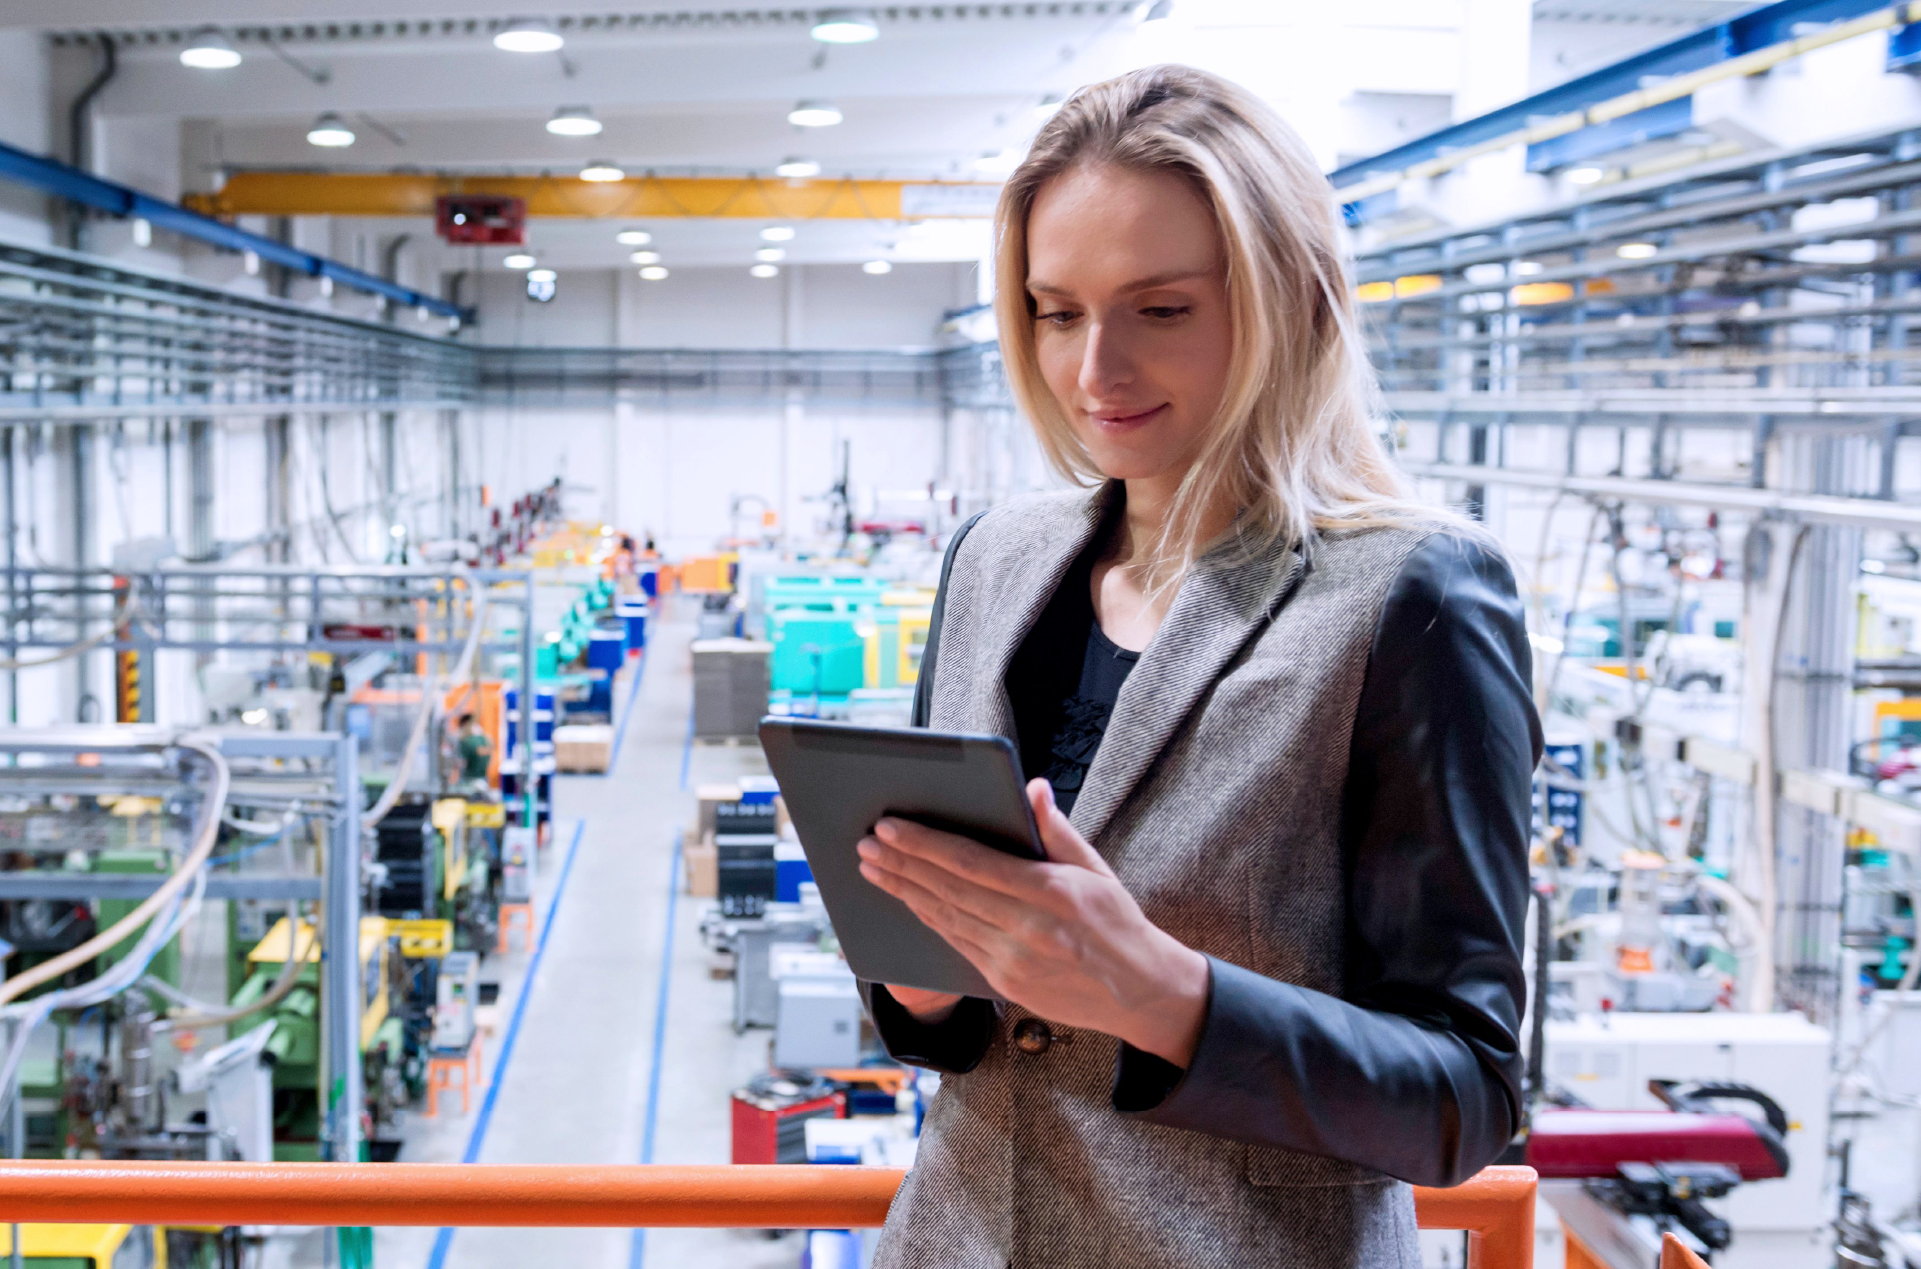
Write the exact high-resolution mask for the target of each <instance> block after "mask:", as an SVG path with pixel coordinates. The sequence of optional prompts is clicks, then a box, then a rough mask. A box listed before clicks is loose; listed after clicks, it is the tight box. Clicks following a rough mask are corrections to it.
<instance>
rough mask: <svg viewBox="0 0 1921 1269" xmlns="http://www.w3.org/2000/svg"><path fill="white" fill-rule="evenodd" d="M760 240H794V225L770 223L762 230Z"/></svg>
mask: <svg viewBox="0 0 1921 1269" xmlns="http://www.w3.org/2000/svg"><path fill="white" fill-rule="evenodd" d="M760 240H761V241H762V242H792V241H793V240H794V227H793V226H792V225H769V226H767V228H765V229H763V230H761V231H760Z"/></svg>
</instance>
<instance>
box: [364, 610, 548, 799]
mask: <svg viewBox="0 0 1921 1269" xmlns="http://www.w3.org/2000/svg"><path fill="white" fill-rule="evenodd" d="M486 628H487V596H486V595H484V594H483V595H481V596H480V597H479V598H478V599H476V600H475V601H474V617H473V629H472V630H469V631H468V632H467V646H466V647H464V648H462V649H461V650H460V660H459V661H458V662H457V663H456V664H455V665H454V668H453V670H452V671H451V672H449V673H448V674H447V675H445V676H444V677H442V678H439V679H432V678H429V679H423V680H422V682H421V685H420V713H419V714H418V715H417V716H415V718H414V729H413V730H412V731H411V732H409V733H408V735H407V748H406V750H405V751H404V752H403V753H402V754H401V756H400V770H398V771H397V772H395V773H394V778H393V780H392V782H391V783H389V784H388V785H387V791H386V792H384V793H382V794H381V795H380V800H379V801H377V802H375V803H374V804H373V805H372V806H371V807H369V808H368V809H367V813H366V814H365V815H363V816H361V817H360V826H361V827H362V828H372V827H373V826H374V825H376V824H378V823H380V821H381V820H384V819H386V818H387V812H389V811H391V810H393V809H394V807H395V805H396V804H398V803H399V801H400V795H401V794H402V793H404V792H406V791H407V773H408V772H410V771H412V770H413V769H414V760H415V759H416V758H418V757H419V756H420V746H421V745H422V744H423V743H424V742H425V741H426V739H427V724H428V723H429V722H430V721H431V720H432V719H433V716H434V695H435V693H437V692H439V691H441V690H442V689H443V686H444V685H447V684H452V683H457V682H459V681H460V680H461V679H464V678H466V677H467V675H468V672H469V671H470V670H471V669H472V668H473V664H474V656H475V655H476V654H477V653H478V652H479V651H480V636H481V632H482V631H484V630H485V629H486ZM526 690H527V691H529V692H531V691H532V690H533V687H532V685H531V684H529V685H528V686H527V689H526ZM528 739H529V742H530V744H531V741H532V738H531V737H529V738H528Z"/></svg>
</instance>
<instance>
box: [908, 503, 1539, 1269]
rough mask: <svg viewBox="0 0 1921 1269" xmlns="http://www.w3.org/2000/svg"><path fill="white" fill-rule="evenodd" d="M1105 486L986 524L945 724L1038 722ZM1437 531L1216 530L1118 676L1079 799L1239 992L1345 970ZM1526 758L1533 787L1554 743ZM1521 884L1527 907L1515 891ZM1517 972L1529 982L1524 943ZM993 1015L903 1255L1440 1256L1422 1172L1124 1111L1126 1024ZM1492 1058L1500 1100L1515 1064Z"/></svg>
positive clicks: (1322, 1260) (960, 630) (934, 1119)
mask: <svg viewBox="0 0 1921 1269" xmlns="http://www.w3.org/2000/svg"><path fill="white" fill-rule="evenodd" d="M1106 496H1107V495H1106V494H1104V493H1103V492H1102V491H1093V492H1071V493H1064V494H1050V495H1043V496H1036V497H1032V498H1026V499H1021V500H1017V501H1014V502H1011V503H1008V504H1004V505H1002V506H1000V507H997V508H995V509H994V510H993V511H991V512H989V513H988V514H987V515H986V516H984V517H983V518H982V519H981V520H980V521H979V522H978V523H977V524H976V525H975V526H974V527H973V529H972V530H971V532H970V533H969V534H968V536H967V538H966V539H965V541H964V542H963V544H962V547H961V549H960V550H959V551H958V552H957V553H956V555H955V557H954V560H953V565H952V572H951V575H950V577H949V579H948V583H947V592H946V602H945V613H944V624H943V627H942V630H941V635H940V646H939V651H938V670H937V673H936V674H935V676H934V682H933V696H932V709H931V718H930V724H931V725H932V726H933V727H935V728H937V729H940V730H948V731H969V732H989V733H999V734H1001V735H1006V736H1009V737H1010V738H1011V737H1014V736H1015V735H1016V729H1015V720H1014V712H1013V705H1012V703H1011V701H1010V700H1009V698H1008V694H1007V691H1006V689H1005V686H1004V680H1005V676H1006V672H1007V669H1008V665H1009V663H1010V661H1011V659H1012V657H1013V656H1014V653H1015V651H1016V649H1017V648H1018V647H1019V645H1020V643H1021V641H1022V639H1023V638H1024V637H1025V635H1026V633H1027V631H1028V630H1029V629H1030V628H1031V627H1032V626H1033V624H1034V622H1035V621H1036V620H1037V619H1038V617H1039V615H1040V612H1041V610H1042V609H1043V608H1044V607H1045V606H1046V604H1047V602H1048V600H1049V599H1050V597H1051V596H1052V595H1053V593H1054V591H1055V589H1056V587H1057V586H1058V584H1059V582H1060V579H1061V577H1062V575H1063V574H1064V573H1065V572H1066V570H1067V569H1068V568H1069V566H1070V565H1071V564H1072V562H1073V561H1074V559H1075V558H1076V557H1077V555H1078V554H1079V553H1080V552H1081V551H1082V550H1083V548H1084V547H1085V546H1086V545H1087V544H1088V542H1089V540H1090V537H1091V535H1092V534H1093V533H1094V532H1095V531H1096V529H1097V527H1098V526H1099V524H1100V522H1101V516H1102V510H1103V506H1104V505H1105V504H1104V498H1105V497H1106ZM1431 533H1432V530H1429V529H1423V528H1419V527H1415V528H1408V529H1398V528H1397V529H1377V530H1369V531H1365V532H1355V533H1347V534H1340V535H1331V536H1327V537H1324V538H1322V539H1321V540H1319V541H1318V542H1317V543H1316V544H1315V546H1314V552H1313V560H1314V562H1313V566H1312V567H1306V566H1305V565H1304V560H1303V555H1302V553H1301V552H1300V551H1299V550H1295V549H1289V548H1283V547H1273V548H1267V549H1264V550H1261V551H1258V552H1256V553H1253V554H1252V555H1249V554H1247V553H1246V552H1243V551H1237V550H1235V549H1233V548H1220V549H1217V550H1216V551H1215V552H1212V553H1210V554H1209V555H1208V556H1206V557H1204V558H1203V559H1202V560H1200V561H1199V562H1198V563H1197V565H1196V566H1195V568H1194V570H1193V571H1192V572H1191V573H1190V575H1189V576H1188V578H1187V579H1186V580H1185V581H1184V583H1183V584H1182V586H1181V589H1180V591H1179V593H1178V595H1177V597H1176V599H1175V601H1174V603H1173V605H1172V608H1171V610H1170V611H1169V613H1168V615H1167V618H1166V620H1165V622H1164V623H1163V625H1162V627H1161V629H1160V631H1159V633H1158V634H1157V635H1156V637H1155V639H1154V640H1153V642H1152V643H1151V644H1150V646H1149V647H1148V648H1147V649H1146V651H1145V652H1144V653H1143V654H1142V656H1141V657H1140V660H1139V662H1138V663H1137V665H1136V667H1135V668H1134V670H1133V672H1132V674H1131V675H1130V676H1129V678H1128V680H1127V682H1126V685H1125V687H1124V688H1123V690H1122V692H1121V694H1120V698H1119V700H1118V702H1117V703H1116V705H1115V708H1114V712H1113V715H1112V717H1111V719H1110V721H1109V724H1108V728H1107V733H1106V738H1105V740H1104V741H1103V743H1102V745H1101V747H1100V749H1099V751H1098V754H1097V756H1096V758H1095V760H1094V763H1093V765H1092V767H1091V768H1090V769H1089V771H1088V773H1087V776H1086V780H1085V783H1084V784H1083V786H1082V790H1081V794H1080V797H1079V800H1078V802H1077V804H1076V805H1075V807H1074V811H1073V815H1072V819H1073V822H1074V824H1075V826H1076V827H1077V828H1079V829H1080V831H1081V832H1082V833H1083V834H1084V835H1085V836H1086V837H1087V839H1088V840H1089V841H1090V842H1092V843H1093V844H1094V845H1095V847H1096V848H1097V849H1098V850H1099V851H1100V852H1101V853H1102V855H1103V857H1105V858H1106V859H1107V861H1108V862H1109V864H1110V865H1111V866H1112V867H1113V868H1114V870H1115V872H1116V873H1117V874H1118V876H1119V877H1120V879H1121V881H1122V882H1123V883H1124V884H1125V885H1126V886H1127V888H1128V889H1129V891H1130V892H1131V893H1132V894H1133V895H1134V896H1135V897H1136V898H1137V899H1138V900H1139V902H1140V904H1141V906H1142V908H1143V909H1144V910H1145V912H1146V915H1147V917H1148V918H1149V919H1150V920H1152V921H1154V922H1155V923H1156V924H1157V925H1159V926H1160V927H1161V928H1163V929H1165V930H1167V931H1168V932H1169V933H1171V934H1173V935H1174V936H1175V937H1176V938H1178V939H1180V940H1182V941H1183V942H1185V943H1187V944H1188V945H1189V946H1192V947H1195V948H1198V949H1200V950H1201V951H1203V952H1205V953H1207V954H1208V955H1210V956H1211V957H1216V958H1218V962H1217V970H1216V986H1215V993H1216V995H1217V996H1219V995H1220V994H1221V993H1222V992H1223V991H1226V990H1229V984H1226V983H1224V980H1223V977H1222V975H1223V974H1224V973H1229V972H1231V973H1234V974H1243V971H1244V972H1245V973H1244V974H1243V976H1244V977H1247V978H1248V979H1249V980H1251V976H1253V975H1259V976H1264V977H1265V978H1267V979H1273V980H1279V982H1280V983H1281V984H1296V985H1298V986H1299V987H1302V988H1307V989H1310V990H1309V991H1308V992H1306V993H1300V994H1301V995H1303V996H1311V995H1314V994H1316V993H1328V994H1329V995H1331V996H1340V995H1341V994H1342V993H1343V989H1344V981H1345V972H1346V968H1347V967H1346V966H1345V965H1344V957H1345V956H1346V954H1347V952H1346V948H1347V944H1346V941H1345V934H1346V931H1345V929H1344V922H1346V921H1347V920H1348V915H1347V910H1346V904H1347V898H1346V888H1345V883H1344V873H1343V869H1344V864H1343V858H1342V847H1341V840H1340V835H1341V823H1342V811H1343V807H1342V792H1343V788H1344V785H1345V783H1346V780H1347V776H1348V765H1349V757H1350V739H1351V736H1352V734H1353V732H1354V727H1355V717H1356V709H1357V704H1358V702H1359V701H1360V697H1361V693H1362V687H1363V679H1364V677H1365V675H1366V672H1367V666H1368V661H1369V654H1370V648H1371V645H1372V642H1373V640H1374V638H1375V635H1376V628H1377V624H1378V621H1379V618H1380V616H1381V613H1382V609H1383V604H1384V603H1385V602H1386V599H1387V596H1388V593H1389V590H1390V588H1391V586H1392V585H1393V583H1394V581H1395V578H1396V577H1397V574H1399V573H1400V572H1401V570H1402V568H1403V565H1404V563H1406V562H1407V561H1408V559H1409V557H1410V555H1411V553H1413V552H1414V551H1416V549H1417V548H1418V547H1420V545H1421V544H1422V542H1423V541H1424V540H1427V539H1428V538H1429V537H1430V536H1431ZM1502 575H1503V577H1504V576H1505V573H1504V572H1503V574H1502ZM1508 588H1509V589H1508V594H1510V595H1511V594H1512V584H1511V581H1510V582H1508ZM1517 611H1518V610H1517ZM1522 657H1523V661H1524V658H1525V653H1524V652H1523V653H1522ZM1522 697H1523V700H1524V699H1525V694H1524V692H1523V694H1522ZM1522 708H1523V709H1525V706H1523V707H1522ZM1528 722H1529V723H1530V724H1531V723H1532V718H1531V715H1529V718H1528ZM1537 734H1538V733H1537ZM1521 743H1522V744H1523V745H1524V744H1525V738H1523V741H1522V742H1521ZM1517 761H1520V762H1521V764H1522V765H1521V773H1522V781H1523V783H1522V785H1521V789H1522V798H1523V800H1525V778H1526V768H1527V766H1528V765H1531V759H1530V758H1519V759H1517ZM1509 765H1512V764H1509ZM1510 783H1511V782H1510ZM1511 794H1512V790H1507V791H1506V793H1505V794H1504V796H1508V797H1509V800H1512V798H1511ZM1520 814H1521V816H1522V817H1523V818H1522V820H1521V824H1522V831H1523V832H1524V831H1525V814H1526V811H1525V806H1523V807H1522V808H1521V811H1520ZM1520 876H1521V877H1522V885H1524V884H1525V864H1524V860H1523V862H1522V864H1521V866H1520ZM1508 888H1509V889H1512V887H1511V886H1509V887H1508ZM1519 893H1524V891H1522V892H1519ZM1500 902H1502V903H1509V906H1511V903H1510V902H1509V899H1508V898H1507V897H1506V895H1505V892H1504V893H1503V896H1501V897H1500ZM1514 918H1515V921H1514V923H1515V924H1516V925H1518V918H1519V914H1518V912H1517V913H1515V914H1514ZM1495 924H1496V925H1497V927H1498V925H1499V924H1500V923H1499V922H1498V921H1497V922H1496V923H1495ZM1516 935H1517V937H1518V931H1516ZM1496 941H1499V940H1498V939H1497V940H1496ZM1512 950H1513V951H1518V944H1517V945H1516V947H1515V948H1514V949H1512ZM1510 958H1511V953H1510ZM1505 970H1506V967H1505V965H1503V967H1502V973H1503V974H1505ZM1514 971H1515V972H1514V977H1515V980H1516V981H1515V982H1514V983H1513V984H1512V986H1513V988H1514V992H1513V994H1515V995H1516V996H1518V989H1519V982H1518V961H1516V963H1515V965H1514ZM1235 981H1237V982H1238V981H1240V980H1239V979H1236V980H1235ZM1503 982H1505V979H1503ZM1270 985H1272V984H1270ZM1287 990H1293V988H1287ZM1496 994H1497V995H1503V994H1505V993H1504V992H1497V993H1496ZM889 1003H891V999H890V1001H889ZM970 1003H972V1002H970ZM892 1007H893V1009H894V1010H895V1011H898V1008H899V1007H898V1006H897V1005H896V1006H892ZM1341 1007H1343V1008H1345V1007H1346V1006H1341ZM1496 1012H1497V1013H1498V1012H1499V1010H1498V1009H1497V1010H1496ZM876 1014H877V1019H878V1018H879V1016H880V1012H879V1009H878V1008H877V1010H876ZM988 1016H989V1026H990V1028H991V1032H990V1038H989V1039H987V1040H985V1041H984V1042H983V1043H984V1053H983V1054H982V1056H980V1058H979V1059H978V1063H977V1064H976V1065H973V1067H972V1069H971V1070H967V1071H966V1073H964V1074H953V1075H950V1076H948V1077H947V1079H946V1080H945V1081H944V1083H943V1086H942V1089H941V1092H940V1093H939V1095H938V1097H937V1098H936V1099H935V1101H934V1103H933V1106H932V1107H931V1109H930V1111H929V1114H928V1118H927V1122H926V1126H925V1129H924V1132H923V1135H922V1139H921V1145H920V1152H919V1157H918V1160H917V1162H916V1164H915V1166H914V1168H913V1170H912V1171H911V1172H910V1174H909V1176H908V1179H907V1182H906V1184H905V1186H904V1187H903V1188H902V1190H901V1193H900V1196H899V1198H898V1199H897V1200H896V1201H895V1203H894V1206H893V1210H892V1211H891V1212H890V1214H889V1217H888V1224H887V1228H886V1231H885V1232H884V1234H883V1236H882V1241H881V1250H880V1254H879V1258H878V1259H877V1261H876V1264H877V1265H879V1266H881V1267H882V1269H909V1267H911V1269H923V1267H925V1269H1003V1266H1021V1267H1023V1269H1024V1267H1025V1266H1050V1267H1051V1266H1070V1267H1074V1266H1088V1267H1090V1269H1091V1267H1092V1266H1122V1265H1126V1266H1176V1265H1178V1266H1247V1265H1286V1266H1292V1267H1294V1269H1320V1267H1322V1266H1325V1267H1327V1269H1357V1267H1359V1266H1370V1267H1372V1266H1406V1267H1408V1269H1412V1267H1413V1266H1417V1265H1418V1264H1419V1255H1418V1253H1417V1249H1416V1242H1415V1232H1414V1216H1413V1203H1412V1198H1411V1195H1410V1192H1409V1189H1408V1186H1407V1185H1406V1184H1404V1183H1402V1182H1400V1181H1395V1180H1392V1179H1390V1178H1389V1177H1387V1176H1385V1175H1383V1174H1382V1173H1381V1172H1378V1171H1374V1170H1371V1169H1369V1168H1367V1167H1363V1166H1361V1165H1359V1164H1356V1163H1351V1162H1346V1161H1344V1160H1342V1159H1340V1158H1336V1157H1330V1156H1329V1155H1328V1154H1325V1153H1310V1152H1306V1151H1297V1150H1291V1149H1286V1148H1280V1147H1277V1146H1273V1145H1264V1144H1258V1143H1257V1142H1253V1143H1251V1142H1250V1141H1248V1140H1235V1139H1234V1131H1233V1129H1232V1127H1231V1126H1225V1125H1224V1126H1221V1127H1220V1128H1218V1129H1210V1130H1208V1131H1189V1130H1186V1129H1185V1128H1182V1127H1173V1126H1167V1125H1165V1124H1161V1123H1155V1122H1152V1121H1151V1120H1150V1119H1147V1118H1142V1117H1140V1116H1133V1115H1124V1114H1121V1113H1117V1101H1116V1094H1115V1084H1116V1069H1117V1061H1121V1060H1123V1057H1124V1055H1123V1054H1122V1053H1121V1051H1120V1050H1121V1047H1122V1046H1121V1045H1120V1043H1119V1042H1118V1041H1117V1040H1115V1039H1113V1038H1112V1037H1109V1036H1106V1035H1102V1034H1099V1033H1095V1032H1082V1031H1070V1030H1069V1029H1067V1028H1063V1027H1059V1026H1055V1025H1053V1024H1048V1026H1049V1028H1050V1030H1049V1034H1050V1035H1051V1037H1052V1040H1051V1043H1050V1044H1048V1045H1047V1047H1046V1048H1045V1050H1044V1051H1042V1052H1039V1053H1036V1052H1033V1051H1032V1045H1031V1044H1030V1045H1029V1046H1027V1047H1025V1048H1024V1047H1023V1046H1021V1045H1020V1044H1018V1043H1017V1042H1016V1031H1017V1028H1018V1027H1019V1025H1020V1024H1021V1022H1022V1021H1023V1020H1024V1019H1027V1018H1030V1017H1031V1016H1032V1015H1030V1014H1028V1013H1027V1011H1025V1010H1023V1009H1021V1008H1019V1007H1018V1006H1013V1005H1006V1006H998V1007H996V1009H995V1010H994V1011H993V1012H992V1013H990V1014H989V1015H988ZM1341 1025H1343V1024H1341V1023H1340V1022H1339V1021H1338V1020H1337V1021H1336V1023H1335V1024H1334V1027H1335V1031H1336V1034H1339V1028H1340V1026H1341ZM1489 1030H1491V1031H1493V1030H1499V1028H1498V1027H1495V1028H1489ZM898 1031H899V1028H898V1027H896V1032H897V1033H898ZM883 1035H884V1036H886V1035H887V1028H886V1027H885V1026H883ZM892 1046H893V1041H892V1040H890V1047H892ZM1130 1052H1131V1050H1130ZM897 1055H899V1054H898V1049H897ZM1497 1056H1498V1055H1497ZM905 1060H915V1059H914V1058H912V1057H907V1058H906V1059H905ZM1461 1060H1463V1061H1465V1063H1466V1065H1467V1067H1468V1068H1469V1069H1473V1068H1475V1064H1476V1059H1475V1058H1474V1057H1472V1056H1468V1057H1465V1058H1464V1059H1461ZM930 1064H933V1065H940V1063H939V1062H933V1063H930ZM1496 1064H1497V1065H1498V1062H1497V1063H1496ZM1230 1082H1231V1081H1230ZM1487 1083H1488V1084H1489V1085H1490V1086H1492V1087H1493V1088H1495V1089H1496V1090H1497V1092H1496V1093H1495V1094H1494V1095H1493V1097H1494V1100H1495V1101H1496V1102H1500V1101H1501V1096H1500V1093H1499V1092H1498V1090H1499V1089H1500V1088H1501V1084H1500V1081H1499V1080H1495V1079H1493V1078H1491V1077H1490V1078H1489V1079H1488V1081H1487ZM1500 1122H1501V1123H1505V1122H1506V1121H1505V1120H1501V1121H1500ZM1424 1128H1425V1126H1424V1125H1416V1126H1411V1130H1413V1131H1422V1130H1424ZM1496 1131H1497V1132H1500V1131H1505V1129H1502V1128H1499V1127H1498V1126H1497V1129H1496ZM1215 1132H1219V1133H1222V1134H1224V1135H1214V1133H1215ZM1503 1139H1504V1138H1503ZM1483 1161H1485V1160H1483ZM1383 1166H1386V1165H1383ZM1472 1166H1475V1167H1478V1166H1479V1163H1478V1162H1476V1163H1474V1164H1473V1165H1472Z"/></svg>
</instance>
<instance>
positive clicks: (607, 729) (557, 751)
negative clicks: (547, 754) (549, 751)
mask: <svg viewBox="0 0 1921 1269" xmlns="http://www.w3.org/2000/svg"><path fill="white" fill-rule="evenodd" d="M613 761H614V729H613V727H612V726H611V725H609V724H605V723H593V724H587V723H570V724H568V725H567V726H565V727H556V728H554V765H555V767H556V769H558V770H561V771H584V772H604V771H606V770H607V768H608V767H610V766H612V765H613Z"/></svg>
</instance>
